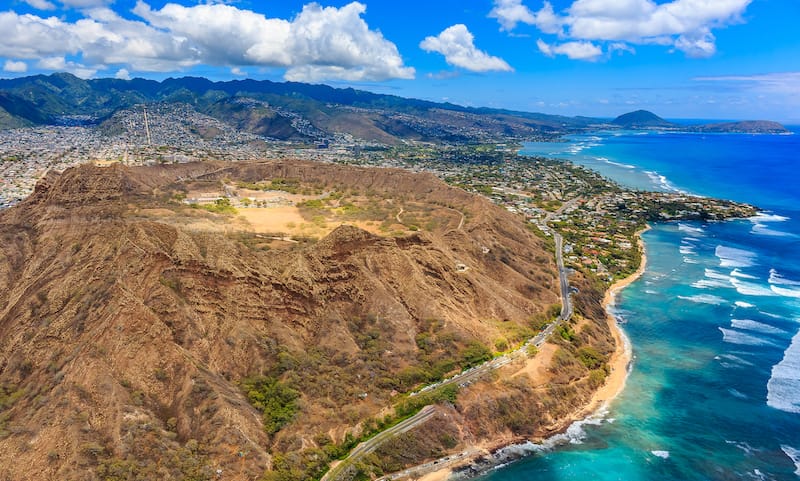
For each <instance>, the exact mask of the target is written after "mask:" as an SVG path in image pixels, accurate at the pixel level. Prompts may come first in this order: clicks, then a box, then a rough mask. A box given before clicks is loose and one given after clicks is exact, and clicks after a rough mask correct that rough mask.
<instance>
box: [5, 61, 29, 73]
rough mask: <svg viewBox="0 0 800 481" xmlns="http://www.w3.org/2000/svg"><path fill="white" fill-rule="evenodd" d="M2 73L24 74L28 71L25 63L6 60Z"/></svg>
mask: <svg viewBox="0 0 800 481" xmlns="http://www.w3.org/2000/svg"><path fill="white" fill-rule="evenodd" d="M3 71H5V72H13V73H25V72H27V71H28V64H27V63H25V62H17V61H14V60H6V63H4V64H3Z"/></svg>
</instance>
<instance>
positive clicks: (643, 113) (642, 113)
mask: <svg viewBox="0 0 800 481" xmlns="http://www.w3.org/2000/svg"><path fill="white" fill-rule="evenodd" d="M611 123H612V124H614V125H619V126H620V127H623V128H626V129H650V128H658V127H663V128H671V127H675V126H676V125H675V124H673V123H672V122H669V121H667V120H664V119H662V118H661V117H659V116H658V115H656V114H654V113H653V112H650V111H648V110H636V111H635V112H628V113H627V114H622V115H620V116H619V117H617V118H616V119H614V120H612V121H611Z"/></svg>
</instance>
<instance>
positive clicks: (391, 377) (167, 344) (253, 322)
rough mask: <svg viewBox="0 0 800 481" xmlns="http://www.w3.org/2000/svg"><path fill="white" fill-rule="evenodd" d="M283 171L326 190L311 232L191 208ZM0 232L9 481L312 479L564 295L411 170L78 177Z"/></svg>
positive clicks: (271, 167)
mask: <svg viewBox="0 0 800 481" xmlns="http://www.w3.org/2000/svg"><path fill="white" fill-rule="evenodd" d="M287 179H288V180H291V182H292V183H294V185H295V186H296V187H297V188H298V189H301V190H302V191H303V192H308V193H310V194H309V195H318V196H322V197H321V198H320V199H317V200H318V201H317V202H312V203H311V204H309V202H308V201H307V200H306V201H303V202H300V203H299V204H300V205H301V207H303V208H308V209H306V210H302V209H301V211H300V215H301V216H305V217H304V218H308V222H309V224H312V225H314V223H315V222H316V225H317V226H318V227H319V230H317V231H314V232H316V233H317V234H319V235H320V236H321V238H319V239H315V237H314V236H313V235H306V236H301V235H299V233H295V234H297V235H294V234H291V233H287V232H277V231H276V232H274V235H267V234H264V233H263V232H262V233H259V232H257V229H254V228H253V224H252V223H251V222H249V221H247V220H244V219H242V217H243V216H241V215H238V214H237V213H235V212H237V211H236V209H231V210H227V209H224V208H223V209H216V210H215V209H213V208H212V209H204V208H202V206H199V208H198V206H192V205H188V204H187V202H185V201H182V200H183V199H184V198H185V197H186V195H187V193H190V192H191V189H192V188H196V187H197V186H198V185H201V186H202V187H203V188H205V187H207V186H208V185H217V186H222V188H223V190H224V189H225V186H226V185H228V186H229V185H238V186H239V187H237V188H239V189H245V190H248V189H249V190H258V189H259V188H261V187H259V185H260V184H262V186H263V184H269V185H273V182H274V181H276V180H278V181H279V183H280V182H285V181H287ZM206 184H208V185H206ZM319 192H321V194H319ZM233 194H236V193H233ZM312 200H313V199H312ZM387 203H388V204H387ZM370 205H372V208H373V210H372V211H369V206H370ZM347 206H350V207H347ZM404 206H405V208H404ZM212 207H213V206H212ZM390 207H392V208H391V209H390ZM265 208H268V207H265ZM394 208H396V209H397V211H396V212H395V210H394ZM406 208H407V209H406ZM309 209H310V210H309ZM401 209H403V210H402V212H401ZM243 210H245V209H243V208H240V209H238V212H241V211H243ZM406 211H408V212H412V213H413V215H414V216H415V222H416V223H414V224H411V223H410V222H409V221H407V220H406V219H405V218H404V217H403V214H405V212H406ZM365 212H366V213H365ZM447 212H449V213H450V214H449V217H448V214H447ZM351 214H352V215H353V216H356V217H358V218H347V215H351ZM356 214H358V215H356ZM315 216H316V218H315ZM320 216H321V217H322V220H320ZM381 216H383V217H386V216H388V218H384V219H383V220H382V221H381V222H379V221H380V220H381V219H380V217H381ZM426 216H427V217H426ZM186 219H195V220H197V219H199V220H201V221H202V222H200V221H198V222H194V221H189V222H187V221H186ZM392 219H394V220H392ZM387 223H388V224H387ZM417 224H419V225H417ZM215 226H216V227H215ZM219 226H227V227H224V228H218V227H219ZM358 226H362V227H364V228H362V227H358ZM370 226H372V227H373V229H372V230H374V231H375V233H371V232H369V231H367V230H365V228H370ZM295 227H296V228H298V226H295ZM0 236H2V240H3V242H2V244H0V306H2V311H0V316H1V317H0V384H2V397H1V398H0V420H1V422H0V429H1V431H0V432H1V433H2V434H1V435H0V438H2V439H0V466H2V470H3V471H2V473H3V475H4V476H6V477H9V478H10V479H54V478H58V479H155V478H159V479H211V477H215V476H217V475H218V474H217V473H219V474H220V475H222V476H223V477H224V479H257V478H258V477H260V476H262V475H263V474H264V471H265V470H267V471H270V470H272V471H273V472H280V473H281V475H282V476H288V477H290V478H291V477H294V476H295V475H296V477H298V478H302V477H306V476H319V475H320V474H321V471H322V470H324V465H325V463H326V462H327V460H328V458H330V457H331V456H334V455H336V454H337V453H336V452H335V451H336V449H337V445H341V444H343V443H346V442H347V441H348V440H349V439H351V438H353V437H358V435H359V434H360V433H361V431H362V430H363V429H364V425H363V421H364V420H367V419H370V418H375V419H379V418H381V416H383V415H385V414H387V413H390V412H391V408H390V407H391V406H393V405H394V404H395V401H396V400H397V399H400V398H401V397H402V396H403V394H402V393H405V392H408V391H410V390H413V389H414V388H415V387H417V386H420V385H422V384H424V383H427V382H431V381H434V380H436V379H439V378H441V377H443V376H446V375H448V374H450V373H453V372H456V371H458V370H460V369H462V368H464V367H467V366H469V365H471V364H474V363H476V362H480V361H481V360H483V359H485V358H486V357H488V356H489V355H491V352H492V351H497V350H502V349H507V348H509V347H510V346H513V345H514V344H516V343H519V342H520V341H521V340H523V339H524V338H525V337H526V336H528V335H530V334H531V333H532V329H533V327H532V324H531V321H532V320H533V319H536V318H541V316H542V315H545V313H546V312H547V311H548V309H551V308H552V306H553V305H554V304H556V303H557V302H558V293H557V278H556V276H555V268H554V262H553V257H552V253H551V252H550V251H549V250H548V248H547V246H546V245H545V242H544V241H542V240H541V239H540V238H538V237H536V236H535V235H533V234H532V233H531V232H530V230H529V229H527V228H526V226H525V225H524V223H523V222H521V221H520V220H519V219H518V218H517V217H515V216H513V215H511V214H509V213H508V212H506V211H505V210H503V209H500V208H498V207H496V206H494V205H492V204H490V203H489V202H488V201H486V200H484V199H482V198H480V197H477V196H473V195H470V194H467V193H465V192H463V191H461V190H459V189H455V188H451V187H448V186H446V185H445V184H443V183H441V182H440V181H438V180H437V179H435V178H434V177H433V176H430V175H420V174H413V173H409V172H405V171H399V170H390V169H361V168H346V167H341V166H334V165H325V164H311V163H298V162H283V163H254V164H233V165H231V164H185V165H177V166H170V167H151V168H123V167H111V168H106V169H102V168H96V167H89V166H84V167H80V168H75V169H70V170H68V171H67V172H65V173H64V174H63V175H60V176H55V175H54V176H50V177H48V178H46V179H45V180H44V181H42V182H41V183H40V184H39V186H38V187H37V189H36V191H35V192H34V194H33V195H32V196H31V197H30V198H28V199H27V200H26V201H25V202H23V203H22V204H20V205H18V206H16V207H14V208H11V209H8V210H6V211H3V212H2V213H0ZM254 406H255V407H258V408H260V409H261V411H259V410H257V409H256V408H255V407H254ZM387 409H388V410H387ZM477 414H480V413H477ZM276 463H278V464H280V465H279V466H278V465H276ZM218 470H220V471H218ZM276 470H277V471H276Z"/></svg>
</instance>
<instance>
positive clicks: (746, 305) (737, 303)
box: [734, 301, 756, 309]
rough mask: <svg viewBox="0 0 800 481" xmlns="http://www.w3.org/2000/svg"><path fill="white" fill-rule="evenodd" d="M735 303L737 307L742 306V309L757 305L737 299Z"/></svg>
mask: <svg viewBox="0 0 800 481" xmlns="http://www.w3.org/2000/svg"><path fill="white" fill-rule="evenodd" d="M734 304H735V305H736V307H741V308H742V309H751V308H753V307H756V306H755V305H753V304H750V303H749V302H744V301H736V302H734Z"/></svg>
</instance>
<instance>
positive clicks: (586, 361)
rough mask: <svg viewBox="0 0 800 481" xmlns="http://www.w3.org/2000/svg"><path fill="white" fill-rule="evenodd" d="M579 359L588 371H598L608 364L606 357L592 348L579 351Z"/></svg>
mask: <svg viewBox="0 0 800 481" xmlns="http://www.w3.org/2000/svg"><path fill="white" fill-rule="evenodd" d="M578 359H580V361H581V362H582V363H583V365H584V366H586V367H587V368H588V369H598V368H600V367H602V366H603V364H605V363H606V357H605V356H604V355H602V354H600V353H599V352H598V351H597V349H595V348H594V347H592V346H586V347H582V348H580V349H578Z"/></svg>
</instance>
